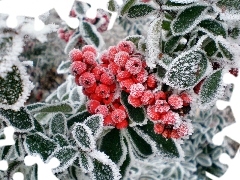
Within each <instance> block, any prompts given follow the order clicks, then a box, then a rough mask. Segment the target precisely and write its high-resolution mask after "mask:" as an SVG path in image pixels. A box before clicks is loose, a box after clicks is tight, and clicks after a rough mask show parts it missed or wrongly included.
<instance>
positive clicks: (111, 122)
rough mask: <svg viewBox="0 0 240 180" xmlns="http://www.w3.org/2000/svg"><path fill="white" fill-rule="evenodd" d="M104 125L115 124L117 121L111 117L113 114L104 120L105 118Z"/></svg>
mask: <svg viewBox="0 0 240 180" xmlns="http://www.w3.org/2000/svg"><path fill="white" fill-rule="evenodd" d="M103 125H104V126H114V125H115V123H114V122H113V120H112V118H111V114H108V115H107V116H106V117H105V118H104V120H103Z"/></svg>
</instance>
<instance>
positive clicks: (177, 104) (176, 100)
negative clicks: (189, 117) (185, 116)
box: [168, 94, 183, 109]
mask: <svg viewBox="0 0 240 180" xmlns="http://www.w3.org/2000/svg"><path fill="white" fill-rule="evenodd" d="M168 104H169V105H170V106H171V107H172V108H173V109H179V108H182V107H183V100H182V98H181V97H180V96H179V95H177V94H172V95H171V96H170V97H169V98H168Z"/></svg>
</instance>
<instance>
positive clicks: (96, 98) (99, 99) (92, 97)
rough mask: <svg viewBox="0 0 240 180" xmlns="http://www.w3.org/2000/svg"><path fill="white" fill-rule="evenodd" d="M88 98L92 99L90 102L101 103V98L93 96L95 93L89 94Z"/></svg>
mask: <svg viewBox="0 0 240 180" xmlns="http://www.w3.org/2000/svg"><path fill="white" fill-rule="evenodd" d="M95 91H96V90H95ZM89 98H90V99H92V100H96V101H99V102H101V101H102V98H101V97H99V96H98V95H97V94H95V93H93V94H90V96H89Z"/></svg>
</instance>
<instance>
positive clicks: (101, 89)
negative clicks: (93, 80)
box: [95, 84, 110, 98]
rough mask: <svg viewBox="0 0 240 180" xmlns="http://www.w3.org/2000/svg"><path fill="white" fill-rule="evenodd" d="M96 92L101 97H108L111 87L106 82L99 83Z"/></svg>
mask: <svg viewBox="0 0 240 180" xmlns="http://www.w3.org/2000/svg"><path fill="white" fill-rule="evenodd" d="M95 93H96V94H97V95H98V96H99V97H101V98H107V97H109V95H110V88H109V87H108V86H106V85H105V84H99V85H98V86H97V87H96V90H95Z"/></svg>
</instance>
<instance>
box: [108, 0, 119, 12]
mask: <svg viewBox="0 0 240 180" xmlns="http://www.w3.org/2000/svg"><path fill="white" fill-rule="evenodd" d="M108 10H109V11H112V12H115V11H117V10H118V5H117V3H116V1H115V0H109V1H108Z"/></svg>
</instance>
